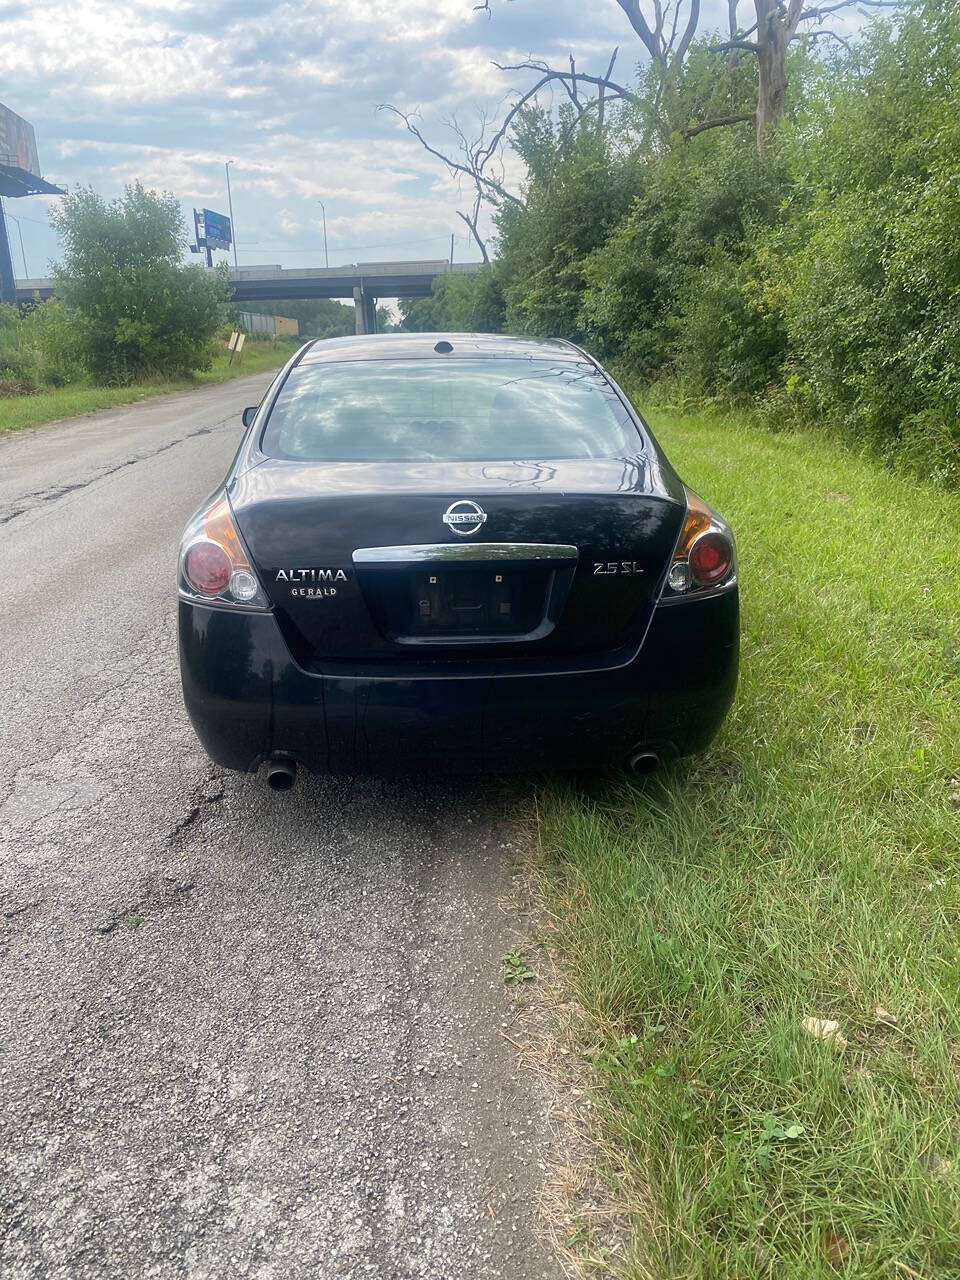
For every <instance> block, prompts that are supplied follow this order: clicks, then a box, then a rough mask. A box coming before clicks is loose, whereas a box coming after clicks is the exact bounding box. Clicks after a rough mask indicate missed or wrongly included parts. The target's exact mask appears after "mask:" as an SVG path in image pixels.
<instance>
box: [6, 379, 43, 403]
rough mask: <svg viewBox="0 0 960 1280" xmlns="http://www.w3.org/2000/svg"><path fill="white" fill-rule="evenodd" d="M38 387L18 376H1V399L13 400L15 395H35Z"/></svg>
mask: <svg viewBox="0 0 960 1280" xmlns="http://www.w3.org/2000/svg"><path fill="white" fill-rule="evenodd" d="M37 390H38V388H37V387H35V386H33V385H32V384H31V383H29V382H21V381H19V379H17V378H0V400H11V399H13V397H14V396H33V395H36V394H37Z"/></svg>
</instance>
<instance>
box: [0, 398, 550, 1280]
mask: <svg viewBox="0 0 960 1280" xmlns="http://www.w3.org/2000/svg"><path fill="white" fill-rule="evenodd" d="M267 380H268V379H266V378H263V377H261V378H257V379H252V380H247V379H244V380H240V381H238V382H235V383H230V384H227V385H225V386H222V387H212V388H209V389H204V390H202V391H199V392H193V393H190V394H188V395H183V396H179V395H178V396H171V397H166V398H164V399H163V400H162V401H152V402H148V403H146V404H143V405H139V406H135V407H133V408H131V409H128V410H124V411H122V412H111V413H108V414H98V415H94V416H93V417H90V418H85V419H83V420H82V421H81V422H77V423H75V424H68V425H57V426H55V427H50V428H39V429H37V430H34V431H31V432H30V433H26V434H24V435H19V436H15V437H11V438H9V439H6V440H0V521H3V522H4V524H3V542H2V551H0V555H2V562H3V574H2V575H0V725H2V727H0V850H2V852H0V1273H2V1274H3V1275H4V1276H8V1275H9V1276H15V1277H24V1278H26V1277H41V1276H42V1277H45V1278H46V1277H56V1278H60V1277H63V1278H64V1280H66V1277H70V1280H77V1278H80V1280H82V1278H84V1277H94V1276H97V1277H100V1276H103V1275H124V1276H128V1277H135V1276H162V1277H168V1276H169V1277H179V1276H183V1277H191V1278H199V1277H221V1276H222V1277H228V1276H229V1277H243V1276H257V1277H274V1276H275V1277H278V1280H279V1278H280V1277H282V1278H283V1280H288V1278H295V1277H313V1278H323V1277H328V1276H330V1277H334V1276H364V1275H371V1276H374V1275H375V1276H378V1277H398V1278H400V1277H408V1276H409V1277H420V1276H422V1277H441V1276H443V1277H450V1276H458V1277H461V1276H462V1277H470V1276H478V1277H479V1276H484V1277H487V1276H490V1277H496V1276H504V1277H511V1278H514V1280H524V1278H526V1277H530V1278H534V1277H536V1278H538V1280H539V1278H540V1277H543V1278H546V1277H553V1276H556V1275H558V1274H559V1267H558V1264H557V1263H556V1262H555V1261H554V1260H553V1259H552V1257H551V1256H550V1254H549V1253H548V1251H547V1250H546V1249H545V1247H544V1246H542V1245H541V1243H540V1242H539V1237H538V1229H537V1212H538V1211H537V1205H538V1200H539V1196H540V1193H541V1189H542V1185H543V1181H544V1168H545V1163H546V1161H547V1160H548V1159H549V1153H550V1151H551V1149H552V1141H553V1139H552V1134H551V1129H550V1119H549V1111H550V1098H549V1097H548V1096H547V1092H546V1090H545V1088H544V1086H543V1084H542V1083H541V1082H540V1080H539V1079H538V1078H537V1077H536V1076H534V1075H533V1074H532V1073H531V1072H529V1071H526V1070H522V1069H520V1068H519V1067H518V1063H517V1059H516V1054H515V1051H514V1049H513V1047H512V1045H511V1042H510V1039H508V1037H513V1038H517V1034H518V1033H517V1028H516V1026H515V1021H516V1019H517V1017H518V1013H517V1009H516V1007H515V1005H514V1003H513V1002H512V1000H511V997H510V996H509V995H508V994H507V993H505V991H504V988H503V983H502V978H501V970H500V963H499V957H500V956H501V954H502V953H503V952H504V951H505V950H507V949H508V948H509V947H510V946H511V945H513V943H514V942H515V940H516V935H515V933H514V923H515V922H514V921H512V920H511V918H510V916H509V914H507V913H506V912H505V911H504V909H503V908H502V906H501V902H502V899H503V897H504V895H505V894H507V893H509V890H510V884H511V868H512V864H513V858H514V853H515V851H514V850H513V848H512V847H511V842H512V840H513V838H514V837H513V835H512V834H511V827H510V825H509V824H508V822H507V821H506V820H505V818H504V816H503V815H504V812H505V807H506V798H505V796H504V795H503V794H501V793H500V792H498V790H497V789H496V788H495V787H488V786H481V785H475V784H469V783H463V784H458V783H450V782H444V783H438V782H433V781H431V780H429V779H425V780H421V781H417V782H412V783H410V784H407V785H404V784H397V783H385V782H380V781H377V780H370V779H362V780H361V779H356V780H349V779H348V780H337V781H330V780H317V779H309V778H304V779H303V780H302V782H301V783H300V784H298V788H297V790H296V791H295V792H294V793H292V794H290V795H275V794H273V793H270V792H268V791H266V790H265V789H263V788H262V787H261V785H259V784H258V783H257V782H256V780H255V779H250V778H246V777H241V776H238V775H229V774H224V773H222V772H221V771H219V770H216V769H215V768H213V767H212V766H211V765H210V764H209V763H208V762H207V760H206V758H205V757H204V756H203V753H202V752H201V750H200V748H199V746H198V744H197V743H196V740H195V739H194V737H193V734H192V731H191V729H190V727H189V724H188V723H187V721H186V717H185V715H184V713H183V710H182V707H181V703H180V697H179V688H178V678H177V673H176V638H175V615H174V584H173V564H174V559H175V552H176V544H177V539H178V536H179V531H180V528H181V526H182V524H183V523H184V521H185V520H186V518H187V517H188V516H189V514H190V512H191V510H192V509H193V507H194V506H195V505H196V504H197V502H198V501H199V499H200V498H201V497H202V496H203V495H204V494H205V493H206V492H208V491H209V490H210V489H211V488H213V487H214V485H215V484H216V482H217V481H218V480H219V478H220V476H221V475H222V474H223V472H224V471H225V469H226V466H227V464H228V462H229V459H230V457H231V455H232V452H233V449H234V448H235V447H236V444H237V443H238V442H239V438H240V428H239V410H240V408H242V406H243V405H244V404H246V403H250V402H252V401H255V400H256V398H257V397H258V395H259V392H260V391H261V390H262V388H263V387H264V386H265V385H266V382H267ZM504 1032H505V1033H506V1035H504V1034H503V1033H504Z"/></svg>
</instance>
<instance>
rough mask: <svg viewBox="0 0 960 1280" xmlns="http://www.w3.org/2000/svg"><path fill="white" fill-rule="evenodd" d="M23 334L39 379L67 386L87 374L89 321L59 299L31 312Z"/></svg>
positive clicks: (49, 383) (22, 327) (38, 306)
mask: <svg viewBox="0 0 960 1280" xmlns="http://www.w3.org/2000/svg"><path fill="white" fill-rule="evenodd" d="M21 334H22V341H23V343H24V345H25V346H26V347H27V348H28V349H29V350H30V352H31V355H32V358H33V361H34V369H35V374H36V378H37V381H38V382H41V383H43V385H44V386H48V387H63V386H66V385H67V383H68V382H77V381H78V380H79V379H81V378H82V377H83V376H84V374H85V372H86V366H85V363H84V350H85V346H86V341H87V334H86V324H85V321H84V318H83V316H82V315H80V314H79V313H78V312H76V311H73V310H71V309H70V308H68V307H66V306H64V304H63V303H62V302H61V301H60V299H59V298H49V299H48V300H47V301H46V302H41V303H39V304H38V305H37V306H35V307H33V308H32V309H31V310H29V311H27V312H26V314H25V315H24V317H23V320H22V321H21Z"/></svg>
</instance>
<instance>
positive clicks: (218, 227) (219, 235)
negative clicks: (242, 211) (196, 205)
mask: <svg viewBox="0 0 960 1280" xmlns="http://www.w3.org/2000/svg"><path fill="white" fill-rule="evenodd" d="M203 238H204V239H205V240H206V242H207V248H208V249H229V248H230V245H231V244H232V243H233V236H232V229H231V227H230V219H229V218H228V217H227V215H226V214H225V213H214V212H213V210H212V209H204V211H203Z"/></svg>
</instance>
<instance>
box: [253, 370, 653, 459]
mask: <svg viewBox="0 0 960 1280" xmlns="http://www.w3.org/2000/svg"><path fill="white" fill-rule="evenodd" d="M638 446H639V439H638V436H637V432H636V429H635V428H634V426H633V424H632V423H631V421H630V419H629V417H628V415H627V413H626V410H625V409H624V407H623V404H622V402H621V401H620V399H619V397H618V396H617V395H616V393H615V392H614V390H613V388H612V387H611V386H610V385H609V383H608V382H607V381H606V380H605V379H604V378H603V377H601V376H600V374H598V373H597V372H596V371H595V370H594V369H593V368H592V367H591V366H590V365H588V364H553V363H551V362H550V361H547V360H509V359H507V360H485V359H484V360H455V359H454V360H397V361H386V360H385V361H382V362H381V361H355V362H353V363H345V364H321V365H310V364H304V365H300V366H298V367H297V368H295V369H293V370H291V372H290V375H289V377H288V378H287V381H286V383H285V384H284V387H283V390H282V391H281V393H280V395H279V397H278V398H277V401H276V403H275V404H274V406H273V409H272V411H271V413H270V417H269V420H268V421H267V425H266V428H265V430H264V434H263V439H262V441H261V447H262V449H263V451H264V453H267V454H269V455H271V456H272V457H276V458H295V459H303V460H309V461H317V462H384V461H389V460H391V459H396V460H398V461H425V460H431V459H435V460H443V461H446V460H450V461H471V460H497V461H499V460H502V461H511V460H523V459H527V458H532V459H540V458H595V457H601V456H604V455H608V454H623V453H624V452H631V453H635V452H636V451H637V448H638Z"/></svg>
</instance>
